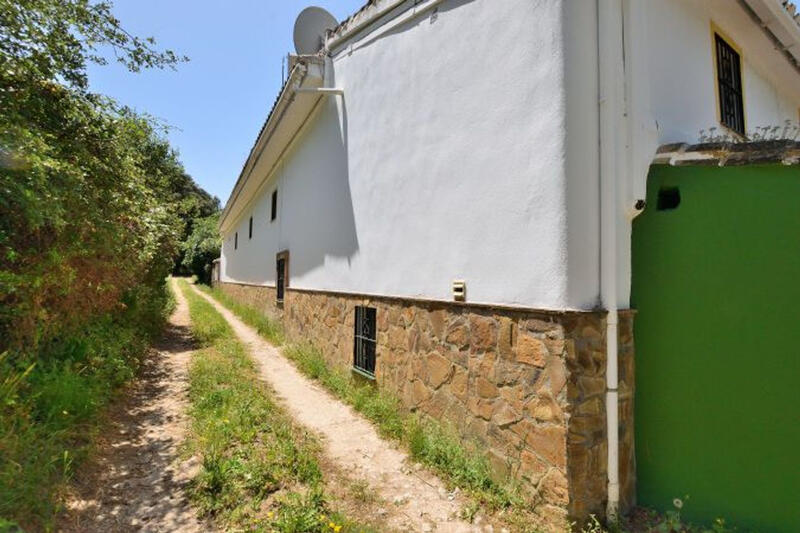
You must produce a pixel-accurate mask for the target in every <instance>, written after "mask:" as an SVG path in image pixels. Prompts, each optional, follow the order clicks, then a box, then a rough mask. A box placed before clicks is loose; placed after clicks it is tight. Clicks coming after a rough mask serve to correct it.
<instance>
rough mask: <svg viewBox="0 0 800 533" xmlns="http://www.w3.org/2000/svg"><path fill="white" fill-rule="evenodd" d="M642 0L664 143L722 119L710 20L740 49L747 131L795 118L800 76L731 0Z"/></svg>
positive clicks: (690, 136)
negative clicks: (645, 0) (718, 99)
mask: <svg viewBox="0 0 800 533" xmlns="http://www.w3.org/2000/svg"><path fill="white" fill-rule="evenodd" d="M645 4H646V6H647V9H646V14H647V16H646V24H647V32H646V34H647V38H646V41H645V42H643V43H641V44H642V45H643V46H644V49H645V50H646V51H647V58H648V61H649V63H650V65H652V66H656V65H657V68H653V67H652V66H651V68H650V75H651V83H650V88H651V97H650V103H651V106H652V114H653V117H654V118H655V119H656V120H657V121H658V125H659V140H660V141H661V142H664V143H667V142H696V141H697V138H698V134H699V132H700V130H701V129H705V130H708V128H709V127H711V126H717V127H718V126H719V124H718V119H717V108H718V103H717V99H716V98H717V97H716V88H715V85H714V48H713V42H712V30H711V25H712V22H713V23H714V24H715V25H716V26H717V27H719V28H720V29H721V30H722V32H723V33H724V34H725V36H726V37H728V38H729V39H730V40H732V41H733V44H734V46H738V47H740V48H741V49H742V63H743V69H742V78H743V83H744V94H745V124H746V127H747V130H748V131H750V130H752V129H754V128H755V127H757V126H768V125H777V124H783V122H784V121H785V120H792V121H797V119H798V114H797V113H798V106H800V94H798V91H799V90H800V75H798V74H797V72H796V71H795V70H794V69H793V68H792V67H791V65H790V64H789V63H788V61H786V60H785V59H784V58H783V57H782V56H781V54H779V53H778V52H776V51H775V50H774V46H773V45H772V44H771V43H770V42H769V41H768V40H767V38H766V36H765V35H764V33H763V32H762V31H761V29H760V28H758V27H757V26H756V25H755V24H753V22H752V20H751V19H750V18H749V17H747V15H746V14H745V12H744V11H743V10H742V9H741V8H740V7H739V6H738V5H737V4H736V3H735V2H731V1H729V0H723V1H719V0H669V1H659V2H645ZM776 67H777V68H776ZM791 78H795V81H794V84H791V83H790V81H789V80H791Z"/></svg>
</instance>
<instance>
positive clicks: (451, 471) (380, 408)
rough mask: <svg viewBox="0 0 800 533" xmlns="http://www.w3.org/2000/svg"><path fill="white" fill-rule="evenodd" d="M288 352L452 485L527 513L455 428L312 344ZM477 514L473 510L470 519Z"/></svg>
mask: <svg viewBox="0 0 800 533" xmlns="http://www.w3.org/2000/svg"><path fill="white" fill-rule="evenodd" d="M200 288H201V289H202V290H204V291H205V292H206V293H208V294H210V295H211V296H213V297H214V298H216V299H217V300H218V301H220V302H221V303H222V304H223V305H224V306H225V307H227V308H228V309H230V310H231V311H232V312H233V313H234V314H236V315H237V316H238V317H239V318H241V319H242V321H244V322H245V323H247V324H249V325H250V326H252V327H254V328H256V329H257V330H258V331H259V333H261V334H262V336H263V337H264V338H266V339H267V340H269V341H270V342H273V343H274V344H281V342H283V341H284V339H285V336H284V334H283V331H282V328H281V326H280V323H279V322H277V321H275V320H273V319H270V318H269V317H267V316H265V315H264V314H263V313H261V312H260V311H258V310H256V309H253V308H251V307H249V306H246V305H243V304H241V303H238V302H236V301H235V300H233V298H231V297H230V296H228V295H227V294H225V293H224V292H222V291H221V290H219V289H216V288H215V289H210V288H208V287H205V286H201V287H200ZM265 332H269V333H265ZM283 353H284V355H286V356H287V357H288V358H289V359H290V360H292V361H293V362H294V363H295V365H296V366H297V368H298V369H299V370H300V371H301V372H303V374H305V375H306V376H308V377H310V378H312V379H315V380H318V381H319V382H320V383H321V384H322V385H323V386H325V388H327V389H328V390H330V391H331V392H332V393H333V394H335V395H336V396H337V397H338V398H340V399H341V400H343V401H344V402H346V403H348V404H350V405H351V406H353V408H354V409H355V410H356V411H358V412H359V413H361V414H363V415H364V416H365V417H366V418H368V419H369V420H371V421H372V422H373V423H374V424H375V425H376V426H377V428H378V430H379V432H380V434H381V435H383V436H384V437H388V438H391V439H394V440H397V441H400V442H401V443H403V444H404V445H405V446H406V447H407V449H408V450H409V452H410V453H411V456H412V457H413V458H414V459H415V460H417V461H419V462H420V463H422V464H424V465H426V466H428V467H430V468H431V469H432V470H433V471H435V472H436V473H437V474H439V476H441V477H442V478H443V479H444V480H445V481H446V482H448V483H449V484H450V485H451V486H453V487H459V489H461V490H464V491H466V492H468V493H469V495H470V496H471V497H472V498H473V499H475V500H476V501H477V502H478V503H479V504H481V505H486V506H488V507H490V508H491V509H493V510H497V509H510V510H514V509H516V510H518V511H520V512H522V511H524V510H525V509H526V507H527V505H526V502H525V500H524V498H523V497H522V495H521V491H520V490H519V488H518V487H517V485H516V484H515V483H514V482H513V481H511V480H508V481H498V480H497V479H496V478H495V477H493V476H492V474H491V469H490V467H489V464H488V462H487V460H486V457H485V455H484V454H483V453H482V452H481V451H480V449H479V447H478V446H476V445H472V444H470V443H467V442H465V441H464V440H463V439H462V438H461V437H460V436H459V435H458V433H457V432H456V431H455V430H454V429H453V428H452V427H450V426H448V425H446V424H443V423H441V422H439V421H436V420H432V419H430V418H422V417H420V416H417V415H415V414H413V413H409V412H408V411H407V410H406V409H404V408H403V405H402V403H401V402H400V400H399V399H398V398H397V397H396V396H395V395H393V394H390V393H388V392H386V391H384V390H381V389H379V388H377V387H375V386H374V385H372V384H370V383H366V382H364V380H361V379H356V378H354V377H353V375H352V374H351V373H350V372H347V371H343V370H340V369H337V368H333V367H331V366H329V365H328V364H327V362H326V361H325V358H324V357H323V355H322V353H320V351H319V350H317V349H316V348H314V347H313V346H312V345H310V344H308V343H301V344H289V345H286V346H284V349H283ZM476 510H477V509H476V508H473V510H472V512H470V511H469V510H467V511H466V514H467V517H469V515H470V514H474V511H476Z"/></svg>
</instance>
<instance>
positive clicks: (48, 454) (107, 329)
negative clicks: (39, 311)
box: [0, 291, 169, 530]
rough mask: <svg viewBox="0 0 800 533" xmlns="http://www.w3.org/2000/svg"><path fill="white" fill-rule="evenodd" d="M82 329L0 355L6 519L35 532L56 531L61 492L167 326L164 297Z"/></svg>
mask: <svg viewBox="0 0 800 533" xmlns="http://www.w3.org/2000/svg"><path fill="white" fill-rule="evenodd" d="M130 301H131V303H132V305H131V306H130V307H127V308H126V309H125V310H124V311H121V312H119V313H116V314H108V315H104V316H102V317H99V318H98V319H97V320H96V321H95V322H93V323H91V324H90V325H88V326H87V327H85V328H84V329H83V330H82V331H78V332H75V333H72V334H71V335H66V336H63V337H60V338H53V339H49V340H48V341H47V342H43V343H40V344H39V346H38V347H37V350H36V351H35V352H21V351H15V352H7V353H6V354H4V356H3V357H0V376H5V377H4V378H3V380H2V382H0V402H2V403H0V517H3V518H4V519H6V520H7V521H10V520H13V521H15V522H18V523H20V524H22V525H23V526H25V527H27V528H30V529H32V530H39V529H47V528H49V527H52V524H53V520H54V518H55V516H56V514H57V513H58V510H59V495H60V492H61V490H62V488H63V485H64V483H65V482H67V481H68V480H69V479H70V477H71V475H72V473H73V472H74V469H75V468H76V466H77V465H79V464H80V461H81V460H82V459H83V458H84V457H85V456H86V454H87V452H88V450H89V448H90V446H91V442H92V438H93V436H94V435H95V434H96V432H97V430H98V425H99V419H100V416H99V415H100V413H101V411H102V410H103V408H104V407H105V406H106V405H108V402H109V401H110V400H111V398H112V397H113V395H114V392H115V390H116V389H117V388H118V387H119V385H121V384H122V383H124V382H126V381H127V380H129V379H130V378H131V377H132V376H133V375H134V374H135V372H136V369H137V368H138V366H139V362H140V360H141V357H142V356H143V355H144V354H145V352H146V350H147V346H148V345H149V342H150V341H151V339H152V338H153V336H154V335H156V334H158V332H159V331H160V330H161V329H162V327H163V321H164V318H165V314H166V311H165V310H166V309H167V308H168V302H169V300H168V298H167V296H166V294H165V293H164V292H161V293H159V292H157V291H144V292H143V293H142V294H140V295H138V296H136V297H135V298H131V300H130Z"/></svg>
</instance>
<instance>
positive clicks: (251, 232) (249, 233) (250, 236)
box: [247, 217, 253, 239]
mask: <svg viewBox="0 0 800 533" xmlns="http://www.w3.org/2000/svg"><path fill="white" fill-rule="evenodd" d="M247 238H248V239H252V238H253V217H250V228H249V230H248V236H247Z"/></svg>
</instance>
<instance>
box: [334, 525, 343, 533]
mask: <svg viewBox="0 0 800 533" xmlns="http://www.w3.org/2000/svg"><path fill="white" fill-rule="evenodd" d="M333 530H334V531H335V532H336V533H339V532H340V531H341V530H342V526H336V527H335V528H333Z"/></svg>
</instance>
